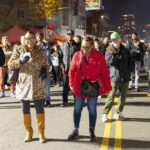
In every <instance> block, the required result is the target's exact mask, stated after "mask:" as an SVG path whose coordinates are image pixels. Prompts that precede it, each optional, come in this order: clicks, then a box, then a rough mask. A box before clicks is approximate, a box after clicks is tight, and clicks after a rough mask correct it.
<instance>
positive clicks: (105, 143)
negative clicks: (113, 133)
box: [100, 111, 112, 150]
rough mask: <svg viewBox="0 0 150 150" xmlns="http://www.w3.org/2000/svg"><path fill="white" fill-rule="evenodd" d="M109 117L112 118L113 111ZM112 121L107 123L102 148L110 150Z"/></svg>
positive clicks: (102, 149) (101, 149)
mask: <svg viewBox="0 0 150 150" xmlns="http://www.w3.org/2000/svg"><path fill="white" fill-rule="evenodd" d="M108 118H109V119H110V118H112V111H110V113H109V114H108ZM110 129H111V123H109V122H108V123H105V129H104V134H103V140H102V144H101V146H100V150H109V137H110Z"/></svg>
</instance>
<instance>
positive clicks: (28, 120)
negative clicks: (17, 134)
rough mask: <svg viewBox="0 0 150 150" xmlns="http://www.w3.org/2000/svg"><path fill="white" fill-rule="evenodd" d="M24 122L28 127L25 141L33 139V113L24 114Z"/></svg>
mask: <svg viewBox="0 0 150 150" xmlns="http://www.w3.org/2000/svg"><path fill="white" fill-rule="evenodd" d="M23 122H24V126H25V129H26V137H25V139H24V141H25V142H30V141H31V140H32V136H33V129H32V126H31V115H30V114H24V115H23Z"/></svg>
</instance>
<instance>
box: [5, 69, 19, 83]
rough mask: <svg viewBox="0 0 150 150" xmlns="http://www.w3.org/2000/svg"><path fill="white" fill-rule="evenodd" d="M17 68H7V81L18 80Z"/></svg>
mask: <svg viewBox="0 0 150 150" xmlns="http://www.w3.org/2000/svg"><path fill="white" fill-rule="evenodd" d="M18 76H19V69H9V70H8V83H13V84H15V83H16V82H17V80H18Z"/></svg>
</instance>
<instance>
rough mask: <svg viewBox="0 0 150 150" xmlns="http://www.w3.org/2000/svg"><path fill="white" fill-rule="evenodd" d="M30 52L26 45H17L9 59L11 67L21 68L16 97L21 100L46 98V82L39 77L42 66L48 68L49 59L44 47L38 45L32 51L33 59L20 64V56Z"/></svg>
mask: <svg viewBox="0 0 150 150" xmlns="http://www.w3.org/2000/svg"><path fill="white" fill-rule="evenodd" d="M26 52H28V51H27V49H26V48H24V47H21V46H19V47H17V48H16V49H15V50H14V51H13V54H12V56H11V58H10V60H9V61H8V67H9V69H18V68H19V69H20V71H19V77H18V81H17V84H16V98H17V99H20V100H41V99H44V97H45V96H44V82H43V81H42V80H41V79H40V78H39V72H40V68H41V66H44V67H46V68H47V69H48V60H47V56H46V54H45V51H44V50H43V49H40V48H39V47H36V48H35V49H34V51H33V52H32V53H31V60H29V62H27V63H26V64H23V65H21V64H20V61H19V60H20V58H21V57H22V56H23V54H24V53H26Z"/></svg>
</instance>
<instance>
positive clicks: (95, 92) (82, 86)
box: [68, 37, 111, 142]
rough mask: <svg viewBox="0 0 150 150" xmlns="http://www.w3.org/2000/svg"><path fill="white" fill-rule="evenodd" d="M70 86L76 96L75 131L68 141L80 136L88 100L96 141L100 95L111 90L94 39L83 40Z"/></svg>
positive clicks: (90, 125)
mask: <svg viewBox="0 0 150 150" xmlns="http://www.w3.org/2000/svg"><path fill="white" fill-rule="evenodd" d="M69 86H70V89H71V90H72V92H73V94H74V96H75V104H74V114H73V120H74V130H73V132H72V133H71V134H70V135H69V137H68V140H75V139H76V138H77V137H78V135H79V131H78V129H79V124H80V118H81V113H82V109H83V106H84V103H85V100H87V107H88V111H89V122H90V123H89V132H90V140H91V141H92V142H93V141H96V135H95V131H94V130H95V126H96V118H97V99H98V96H99V95H102V94H105V93H108V92H109V91H110V90H111V84H110V77H109V73H108V69H107V66H106V61H105V58H104V56H103V54H101V53H99V52H98V51H97V50H95V49H94V43H93V40H92V38H90V37H85V38H83V40H82V46H81V51H79V52H76V53H75V54H74V56H73V59H72V61H71V65H70V69H69Z"/></svg>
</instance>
